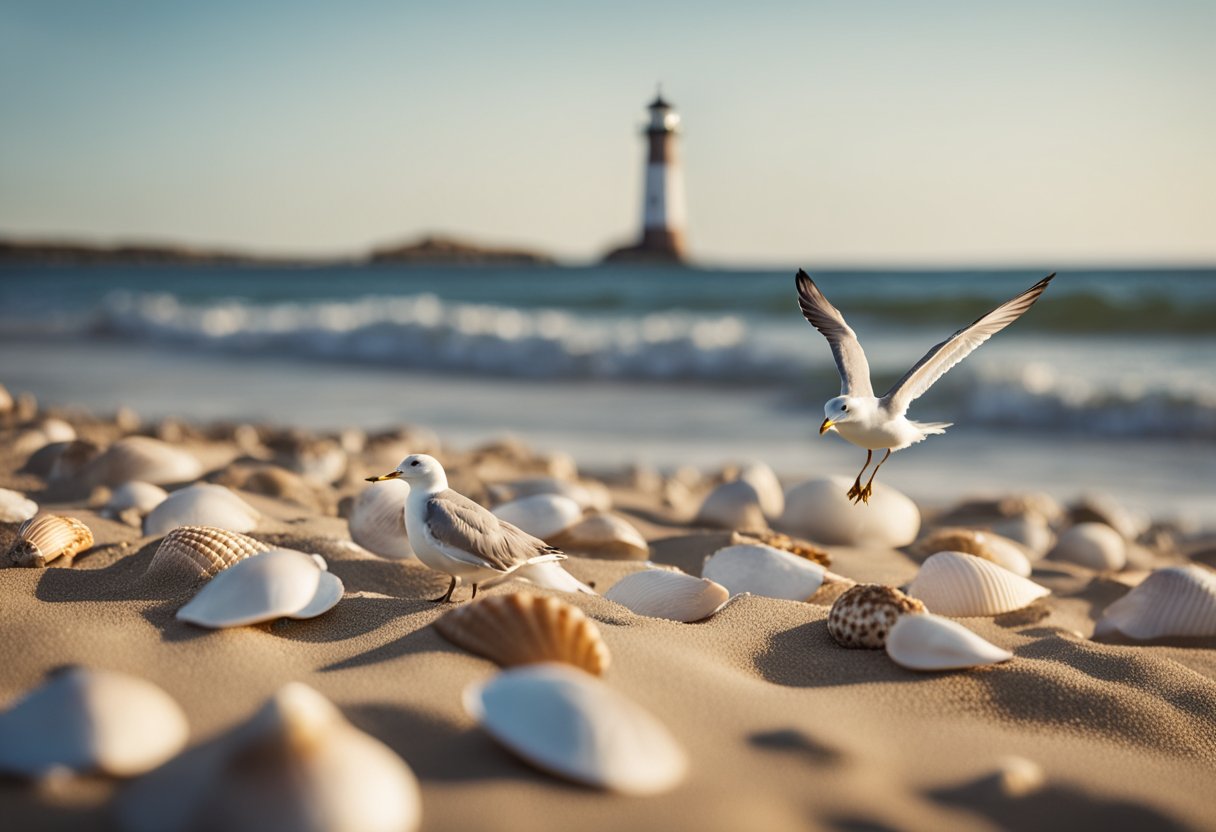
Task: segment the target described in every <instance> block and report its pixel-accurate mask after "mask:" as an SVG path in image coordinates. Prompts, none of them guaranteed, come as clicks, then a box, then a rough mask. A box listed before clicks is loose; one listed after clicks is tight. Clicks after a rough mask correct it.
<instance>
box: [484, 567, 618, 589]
mask: <svg viewBox="0 0 1216 832" xmlns="http://www.w3.org/2000/svg"><path fill="white" fill-rule="evenodd" d="M507 581H523V582H524V583H529V584H532V585H533V586H539V587H544V588H545V589H556V590H558V591H559V592H575V593H580V594H583V595H598V594H599V593H598V592H596V591H595V590H594V589H592V588H591V587H589V586H587V585H586V584H585V583H583V582H582V581H580V580H579V579H578V578H576V577H574V576H573V575H571V574H570V573H569V572H567V571H566V569H565V567H563V566H562V565H561V564H560V563H559V562H557V561H551V560H549V561H543V562H542V563H528V564H525V565H523V566H521V567H519V568H518V569H514V570H512V571H511V572H509V573H507V574H506V575H503V576H502V577H501V578H492V579H490V580H488V581H485V582H484V583H482V584H481V588H482V589H489V588H490V587H492V586H497V585H498V584H500V583H506V582H507Z"/></svg>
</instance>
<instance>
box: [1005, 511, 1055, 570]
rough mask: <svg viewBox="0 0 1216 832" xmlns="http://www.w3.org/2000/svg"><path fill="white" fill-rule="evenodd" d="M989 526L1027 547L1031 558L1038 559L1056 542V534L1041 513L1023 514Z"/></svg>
mask: <svg viewBox="0 0 1216 832" xmlns="http://www.w3.org/2000/svg"><path fill="white" fill-rule="evenodd" d="M989 528H990V529H991V531H992V532H993V533H994V534H999V535H1000V536H1001V537H1007V538H1009V539H1010V540H1012V541H1013V542H1015V543H1020V544H1021V545H1023V546H1025V547H1026V553H1027V554H1028V555H1029V556H1030V559H1031V560H1038V559H1039V558H1041V557H1043V556H1044V555H1046V554H1047V550H1048V549H1050V548H1051V547H1052V544H1054V543H1055V540H1056V536H1055V534H1053V533H1052V531H1051V527H1050V526H1049V525H1047V521H1046V520H1045V519H1043V517H1042V515H1039V514H1023V515H1021V516H1018V517H1010V518H1009V519H1008V520H1001V521H998V522H995V523H992V524H991V525H990V526H989Z"/></svg>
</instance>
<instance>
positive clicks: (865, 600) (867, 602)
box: [828, 584, 925, 650]
mask: <svg viewBox="0 0 1216 832" xmlns="http://www.w3.org/2000/svg"><path fill="white" fill-rule="evenodd" d="M924 611H925V605H924V604H922V603H921V602H920V601H918V600H916V599H915V598H909V597H908V596H907V595H904V594H903V593H902V592H900V591H899V590H898V589H896V588H895V587H893V586H882V585H880V584H861V585H859V586H855V587H851V588H850V589H848V590H846V591H845V592H844V594H843V595H841V596H840V597H839V598H837V599H836V601H835V603H833V604H832V609H831V611H830V612H829V613H828V635H830V636H831V637H832V639H833V640H834V641H835V642H836V643H837V644H839V645H840V646H841V647H864V648H867V649H871V650H879V649H882V647H883V646H884V645H886V643H887V633H888V632H890V630H891V627H892V626H893V625H894V624H895V621H896V619H898V618H899V617H900V616H901V615H906V614H908V613H912V614H915V613H922V612H924Z"/></svg>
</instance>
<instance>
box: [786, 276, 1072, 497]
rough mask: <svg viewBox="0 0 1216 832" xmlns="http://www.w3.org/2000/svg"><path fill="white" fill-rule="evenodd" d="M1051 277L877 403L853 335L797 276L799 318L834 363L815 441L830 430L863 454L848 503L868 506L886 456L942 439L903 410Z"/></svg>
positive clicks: (942, 427)
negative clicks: (834, 386) (835, 383)
mask: <svg viewBox="0 0 1216 832" xmlns="http://www.w3.org/2000/svg"><path fill="white" fill-rule="evenodd" d="M1055 276H1056V275H1055V272H1052V273H1051V274H1049V275H1047V277H1045V278H1043V279H1042V280H1040V281H1039V282H1038V283H1036V284H1034V285H1033V286H1031V287H1030V288H1029V289H1027V290H1026V291H1025V292H1022V294H1020V295H1018V296H1017V297H1016V298H1014V299H1013V300H1009V301H1006V302H1005V303H1002V304H1001V305H1000V306H998V307H997V308H996V309H993V310H992V311H991V312H989V313H988V314H987V315H984V316H983V317H982V318H980V319H979V320H978V321H976V322H975V323H973V324H971V326H968V327H964V328H963V329H960V330H959V331H958V332H956V333H954V334H953V335H951V336H950V337H949V338H947V339H946V340H945V341H942V342H941V343H940V344H938V345H937V346H936V347H934V348H933V349H931V350H929V351H928V352H927V353H925V357H924V358H922V359H921V360H920V361H918V362H917V363H916V366H914V367H913V368H912V369H911V370H908V372H907V374H906V375H905V376H904V377H903V378H901V379H900V380H899V381H897V382H895V386H894V387H892V388H891V389H890V390H888V391H887V394H886V395H885V396H883V397H882V398H881V399H880V398H877V397H876V396H875V395H874V388H873V387H871V386H870V365H869V364H868V363H867V362H866V354H865V351H864V350H862V348H861V342H859V341H858V340H857V335H856V334H854V332H853V330H852V328H851V327H850V326H849V325H848V324H847V323H845V320H844V316H843V315H841V314H840V311H839V310H838V309H837V308H836V307H835V306H832V304H831V303H829V302H828V299H827V298H825V297H824V296H823V292H821V291H819V287H818V286H816V285H815V281H813V280H811V278H810V276H809V275H808V274H807V273H806V272H804V271H803V270H802V269H799V270H798V276H797V277H796V278H795V283H796V285H797V287H798V305H799V306H800V307H802V315H803V317H805V318H806V319H807V320H808V321H810V322H811V324H812V325H814V327H815V329H817V330H819V331H820V332H821V333H823V337H824V338H827V339H828V344H830V345H831V347H832V356H833V357H834V358H835V359H836V369H837V370H839V371H840V395H839V396H837V397H836V398H834V399H829V400H828V401H827V402H826V403H825V404H824V406H823V415H824V417H825V418H824V420H823V424H822V425H820V426H819V435H820V436H822V435H823V434H824V433H826V432H827V431H829V430H832V429H835V430H836V432H837V433H839V434H840V435H841V436H843V437H844V438H845V439H847V440H848V441H849V442H852V443H853V444H854V445H857V446H859V447H862V448H865V449H866V464H865V465H863V466H861V471H860V472H859V473H858V474H857V479H856V480H854V481H853V487H852V488H850V489H849V497H850V498H851V499H852V500H853V502H854V503H857V502H858V501H864V502H866V503H869V502H870V495H871V494H872V493H873V491H874V489H873V485H874V475H875V474H877V473H878V469H879V468H881V467H882V464H883V463H884V462H886V461H887V458H888V457H890V456H891V452H892V451H899V450H902V449H904V448H906V447H908V446H909V445H914V444H915V443H917V442H919V441H921V440H922V439H924V438H925V437H926V436H931V435H933V434H937V433H945V432H946V428H948V427H950V425H952V424H953V423H952V422H913V421H911V420H910V419H908V418H906V417H905V415H904V414H906V413H907V412H908V405H910V404H912V402H914V401H916V400H917V399H918V398H920V397H921V396H922V395H923V394H924V393H925V392H926V391H927V390H928V389H929V388H930V387H932V386H933V383H934V382H936V381H937V380H938V379H939V378H941V377H942V376H944V375H945V374H946V371H947V370H949V369H950V368H951V367H953V366H954V365H955V364H957V363H958V362H960V361H962V360H963V359H964V358H966V357H967V356H968V355H970V354H971V352H972V351H973V350H974V349H975V348H976V347H978V346H979V345H980V344H982V343H984V342H985V341H987V340H988V339H989V338H991V337H992V336H993V335H995V334H996V333H998V332H1000V331H1001V330H1002V329H1004V328H1005V327H1007V326H1009V325H1010V324H1011V323H1013V322H1014V321H1016V320H1017V319H1018V318H1020V317H1021V316H1022V314H1023V313H1025V312H1026V310H1027V309H1029V308H1030V307H1031V306H1033V305H1034V302H1035V301H1036V300H1038V299H1039V295H1041V294H1043V290H1044V289H1046V288H1047V284H1048V283H1050V282H1051V279H1052V278H1053V277H1055ZM884 448H885V449H886V451H887V453H886V454H885V455H884V456H883V458H882V459H881V460H880V461H879V463H878V464H877V465H876V466H874V471H873V472H872V473H871V474H870V479H869V480H868V481H867V482H866V484H865V486H862V484H861V476H862V474H864V473H865V472H866V468H867V467H868V466H869V465H870V460H871V459H873V457H874V451H876V450H880V449H884Z"/></svg>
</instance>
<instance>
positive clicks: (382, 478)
mask: <svg viewBox="0 0 1216 832" xmlns="http://www.w3.org/2000/svg"><path fill="white" fill-rule="evenodd" d="M400 476H401V472H400V471H389V472H388V473H387V474H381V475H380V476H378V477H368V478H367V481H368V482H384V481H385V480H395V479H397V478H398V477H400Z"/></svg>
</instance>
